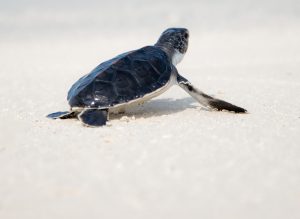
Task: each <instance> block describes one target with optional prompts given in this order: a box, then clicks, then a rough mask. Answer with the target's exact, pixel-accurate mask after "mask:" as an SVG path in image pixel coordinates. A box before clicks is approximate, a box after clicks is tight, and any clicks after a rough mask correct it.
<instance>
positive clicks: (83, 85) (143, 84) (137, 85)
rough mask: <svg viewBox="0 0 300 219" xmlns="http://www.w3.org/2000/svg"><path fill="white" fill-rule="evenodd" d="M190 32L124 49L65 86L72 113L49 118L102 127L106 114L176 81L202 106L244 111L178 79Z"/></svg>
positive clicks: (168, 32) (169, 33)
mask: <svg viewBox="0 0 300 219" xmlns="http://www.w3.org/2000/svg"><path fill="white" fill-rule="evenodd" d="M188 40H189V31H188V30H187V29H185V28H169V29H167V30H165V31H164V32H163V33H162V34H161V36H160V38H159V39H158V41H157V43H156V44H155V45H154V46H146V47H143V48H141V49H137V50H134V51H130V52H126V53H123V54H121V55H118V56H116V57H115V58H113V59H110V60H108V61H106V62H103V63H101V64H100V65H98V66H97V67H96V68H95V69H94V70H92V71H91V72H90V73H89V74H87V75H85V76H83V77H82V78H80V79H79V80H78V81H77V82H76V83H75V84H74V85H73V86H72V87H71V89H70V90H69V92H68V97H67V100H68V102H69V104H70V106H71V109H70V111H67V112H56V113H52V114H49V115H48V116H47V117H49V118H53V119H57V118H60V119H69V118H76V117H77V118H78V119H79V120H80V121H81V122H82V123H83V124H84V125H87V126H92V127H97V126H103V125H105V124H106V122H107V120H108V116H109V113H118V112H121V111H124V110H126V108H128V107H132V106H136V105H139V104H141V103H143V102H145V101H147V100H150V99H151V98H154V97H156V96H158V95H160V94H162V93H163V92H165V91H166V90H168V88H170V87H171V86H172V85H174V84H177V85H179V86H180V87H181V88H183V89H184V90H185V91H186V92H187V93H189V94H190V95H191V96H192V97H193V98H194V99H196V100H197V101H198V102H199V103H200V104H202V105H204V106H206V107H208V108H211V109H216V110H228V111H233V112H236V113H244V112H246V110H245V109H243V108H241V107H238V106H235V105H232V104H230V103H228V102H225V101H223V100H219V99H215V98H213V97H211V96H208V95H207V94H205V93H203V92H202V91H200V90H198V89H197V88H195V87H194V86H193V85H192V84H191V83H190V82H189V81H188V80H187V79H185V78H184V77H182V76H181V75H180V74H179V73H178V71H177V69H176V67H175V65H177V64H178V63H179V62H180V61H181V60H182V58H183V56H184V54H185V53H186V51H187V48H188Z"/></svg>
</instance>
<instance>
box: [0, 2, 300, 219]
mask: <svg viewBox="0 0 300 219" xmlns="http://www.w3.org/2000/svg"><path fill="white" fill-rule="evenodd" d="M13 2H14V1H12V3H9V2H8V3H4V2H2V3H0V4H2V6H1V9H0V11H1V13H0V106H1V108H0V218H1V219H15V218H23V219H25V218H26V219H27V218H28V219H33V218H37V219H41V218H45V219H48V218H49V219H53V218H56V219H60V218H73V219H77V218H78V219H79V218H91V219H92V218H149V219H150V218H156V219H160V218H162V219H163V218H191V219H193V218H231V219H233V218H243V219H246V218H249V219H250V218H251V219H252V218H256V219H258V218H262V219H266V218H273V219H275V218H278V219H279V218H285V219H287V218H290V219H296V218H300V208H299V207H300V159H299V157H300V98H299V94H300V41H299V39H300V28H299V27H300V18H299V17H300V16H299V14H300V8H299V3H298V2H297V1H285V2H284V3H281V1H262V2H261V1H245V2H243V3H241V2H240V1H226V2H227V3H226V4H225V3H224V2H223V1H222V2H221V1H220V2H219V3H210V2H209V1H184V2H181V3H178V4H176V5H174V3H172V1H165V2H162V3H161V2H159V1H156V0H155V1H144V2H143V3H141V2H139V1H137V0H135V1H129V2H127V3H125V2H124V3H117V2H110V3H105V2H103V1H99V2H96V1H90V2H89V3H81V2H79V1H72V2H71V1H64V2H59V1H53V2H52V3H43V4H42V3H37V2H36V1H33V0H31V1H29V3H28V2H25V1H20V2H19V3H18V4H17V5H14V4H13ZM15 3H16V2H15ZM258 4H259V5H258ZM170 26H183V27H187V28H189V29H190V34H191V38H190V47H189V50H188V52H187V54H186V56H185V58H184V59H183V61H182V62H181V63H180V64H179V65H178V70H179V72H180V73H181V74H182V75H184V76H185V77H186V78H188V79H189V80H190V81H191V82H192V83H193V84H194V85H195V86H197V87H198V88H199V89H201V90H203V91H205V92H206V93H208V94H210V95H214V96H215V97H218V98H220V99H224V100H227V101H229V102H232V103H234V104H236V105H239V106H242V107H244V108H246V109H247V110H248V111H249V113H248V114H244V115H242V114H239V115H238V114H232V113H228V112H211V111H207V110H205V109H204V108H202V107H201V106H200V105H199V104H198V103H197V102H195V101H194V100H193V99H192V98H191V97H190V96H189V95H188V94H186V93H185V92H184V91H183V90H182V89H180V88H179V87H178V86H174V87H172V88H171V89H170V90H169V91H167V92H166V93H164V94H163V95H161V96H159V97H157V98H155V99H153V100H151V101H150V102H147V103H146V104H144V105H143V106H140V107H138V108H135V109H132V110H131V111H129V112H127V113H126V114H124V115H120V116H119V115H118V116H113V117H112V118H111V120H110V125H109V126H106V127H103V128H86V127H83V126H82V125H81V124H80V122H79V121H78V120H74V119H72V120H64V121H62V120H61V121H58V120H57V121H53V120H49V119H47V118H46V117H45V116H46V115H47V114H48V113H51V112H55V111H59V110H67V109H68V108H69V106H68V104H67V101H66V94H67V91H68V89H69V88H70V86H71V85H72V84H73V83H74V82H75V81H76V80H77V79H78V78H79V77H81V76H82V75H83V74H86V73H88V72H89V71H90V70H92V69H93V68H94V67H95V66H96V65H98V64H99V63H100V62H102V61H105V60H107V59H110V58H112V57H114V56H115V55H118V54H120V53H122V52H125V51H129V50H132V49H137V48H140V47H142V46H145V45H151V44H154V43H155V41H156V40H157V38H158V37H159V35H160V33H161V32H162V31H163V30H164V29H165V28H167V27H170Z"/></svg>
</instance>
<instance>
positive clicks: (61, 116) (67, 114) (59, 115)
mask: <svg viewBox="0 0 300 219" xmlns="http://www.w3.org/2000/svg"><path fill="white" fill-rule="evenodd" d="M76 115H77V113H76V112H69V111H64V112H55V113H50V114H49V115H47V118H49V119H72V118H75V117H76Z"/></svg>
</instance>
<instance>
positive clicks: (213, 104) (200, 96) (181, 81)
mask: <svg viewBox="0 0 300 219" xmlns="http://www.w3.org/2000/svg"><path fill="white" fill-rule="evenodd" d="M177 82H178V85H179V86H180V87H181V88H183V89H184V90H185V91H186V92H187V93H189V94H190V95H191V96H192V97H193V98H194V99H196V100H197V101H198V102H199V103H200V104H202V105H204V106H206V107H209V108H213V109H217V110H220V111H221V110H228V111H233V112H236V113H246V112H247V110H245V109H243V108H241V107H238V106H235V105H233V104H231V103H228V102H225V101H223V100H219V99H215V98H213V97H211V96H208V95H207V94H205V93H203V92H202V91H200V90H198V89H197V88H195V87H194V86H193V85H192V84H191V83H190V82H189V81H188V80H187V79H185V78H184V77H182V76H181V75H179V74H177Z"/></svg>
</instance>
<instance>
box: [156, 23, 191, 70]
mask: <svg viewBox="0 0 300 219" xmlns="http://www.w3.org/2000/svg"><path fill="white" fill-rule="evenodd" d="M188 44H189V31H188V30H187V29H185V28H169V29H167V30H165V31H164V32H163V33H162V34H161V36H160V37H159V39H158V41H157V43H156V44H155V46H158V47H160V48H161V49H163V50H164V51H165V52H167V54H168V55H169V57H170V58H171V60H172V63H173V65H176V64H178V63H179V62H180V61H181V60H182V59H183V56H184V54H185V53H186V51H187V48H188Z"/></svg>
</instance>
